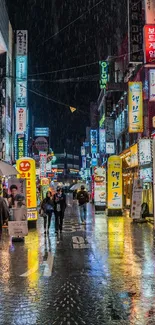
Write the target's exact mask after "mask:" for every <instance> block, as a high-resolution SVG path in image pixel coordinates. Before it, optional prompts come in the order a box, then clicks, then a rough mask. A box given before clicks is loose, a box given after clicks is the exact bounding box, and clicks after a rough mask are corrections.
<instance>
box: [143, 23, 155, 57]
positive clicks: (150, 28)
mask: <svg viewBox="0 0 155 325" xmlns="http://www.w3.org/2000/svg"><path fill="white" fill-rule="evenodd" d="M154 44H155V25H145V26H144V54H145V61H144V62H145V63H155V46H154Z"/></svg>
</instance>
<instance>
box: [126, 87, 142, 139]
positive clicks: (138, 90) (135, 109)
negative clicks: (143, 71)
mask: <svg viewBox="0 0 155 325" xmlns="http://www.w3.org/2000/svg"><path fill="white" fill-rule="evenodd" d="M128 88H129V90H128V106H129V109H128V114H129V133H139V132H143V96H142V82H129V83H128Z"/></svg>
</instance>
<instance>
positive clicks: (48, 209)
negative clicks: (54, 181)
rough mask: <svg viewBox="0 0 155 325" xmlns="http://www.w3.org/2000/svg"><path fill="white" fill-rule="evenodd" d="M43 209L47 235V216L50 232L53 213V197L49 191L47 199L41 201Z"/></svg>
mask: <svg viewBox="0 0 155 325" xmlns="http://www.w3.org/2000/svg"><path fill="white" fill-rule="evenodd" d="M41 209H42V211H43V218H44V234H45V235H46V226H47V218H48V230H47V233H49V228H50V225H51V218H52V213H53V210H54V209H53V198H52V193H51V192H50V191H48V192H47V193H46V197H45V199H43V201H42V203H41Z"/></svg>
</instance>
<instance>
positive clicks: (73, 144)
mask: <svg viewBox="0 0 155 325" xmlns="http://www.w3.org/2000/svg"><path fill="white" fill-rule="evenodd" d="M98 2H99V0H74V1H73V0H66V1H65V0H27V1H25V0H7V5H8V9H9V17H10V20H11V23H12V26H13V29H28V32H29V67H28V74H29V84H28V89H29V92H28V95H29V108H30V112H32V113H33V114H34V117H35V126H49V127H50V129H51V144H52V147H53V148H54V150H55V151H56V152H58V151H60V150H61V151H62V150H63V148H64V147H66V145H65V143H66V140H67V139H68V140H69V141H70V142H69V141H67V143H68V146H69V151H70V152H72V151H73V149H74V148H75V151H77V152H78V151H79V147H80V144H81V141H82V137H83V136H84V135H85V127H86V126H87V125H89V104H90V102H91V101H95V100H96V99H97V96H98V94H99V87H98V81H97V78H98V63H97V64H94V65H88V66H85V67H83V68H76V69H72V70H68V71H67V70H66V71H62V72H57V73H52V74H51V73H47V72H52V71H57V70H62V69H69V68H71V67H77V66H80V65H87V64H89V63H92V62H96V61H98V60H99V59H105V58H106V56H107V54H108V46H107V44H108V45H110V44H111V42H112V41H114V38H115V39H116V36H115V34H116V33H115V27H114V24H113V20H112V17H114V15H115V19H116V20H117V19H118V20H120V19H121V18H120V17H116V12H115V11H116V10H117V9H116V5H114V2H115V1H113V0H109V1H107V0H105V1H103V2H102V3H100V4H98V5H97V6H96V7H95V8H93V9H92V10H91V11H90V12H87V11H88V9H89V8H91V7H92V6H94V5H95V4H97V3H98ZM121 2H123V3H125V0H121ZM120 5H122V4H121V3H120ZM85 12H87V13H86V14H84V15H83V16H82V17H81V18H80V19H79V20H77V21H76V22H74V23H73V24H71V25H70V26H69V27H67V28H66V29H64V30H63V31H61V32H59V31H60V30H61V29H62V28H64V27H65V26H66V25H67V24H69V23H70V22H72V21H73V20H75V19H76V18H77V17H79V16H80V15H82V14H83V13H85ZM58 32H59V33H58ZM55 33H58V34H57V35H56V36H55V37H52V38H50V37H51V36H52V35H53V34H55ZM110 35H113V40H111V37H110ZM49 38H50V39H49ZM48 39H49V40H48ZM117 41H118V39H117V40H116V42H117ZM45 72H46V74H41V73H45ZM33 74H36V75H34V76H32V75H33ZM92 76H93V77H92ZM78 77H80V78H82V80H81V79H80V80H79V81H77V80H76V81H75V79H77V78H78ZM70 78H71V79H72V81H70V82H69V80H68V79H70ZM84 78H86V80H85V81H83V79H84ZM32 79H35V81H33V82H32ZM64 79H65V80H64ZM66 79H67V80H66ZM94 79H96V81H93V80H94ZM45 80H47V81H45ZM56 80H59V82H56ZM30 90H34V91H36V92H39V93H41V94H43V95H45V96H48V97H50V98H53V99H54V100H56V101H58V102H63V103H66V104H67V105H70V106H74V107H76V108H77V111H76V112H75V113H74V114H72V113H71V112H70V110H69V108H68V107H65V106H62V105H60V104H57V103H54V102H52V101H49V100H47V99H45V98H42V97H40V96H37V95H35V94H33V93H32V92H30Z"/></svg>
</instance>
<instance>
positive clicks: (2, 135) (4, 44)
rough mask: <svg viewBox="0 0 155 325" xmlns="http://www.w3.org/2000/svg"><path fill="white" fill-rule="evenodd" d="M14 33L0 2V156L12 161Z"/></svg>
mask: <svg viewBox="0 0 155 325" xmlns="http://www.w3.org/2000/svg"><path fill="white" fill-rule="evenodd" d="M13 44H14V35H13V30H12V27H11V24H10V22H9V17H8V13H7V10H6V6H5V1H4V0H2V1H1V2H0V158H1V159H4V160H6V161H8V162H12V161H14V98H13V95H14V91H13V89H14V68H13V64H14V46H13Z"/></svg>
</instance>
